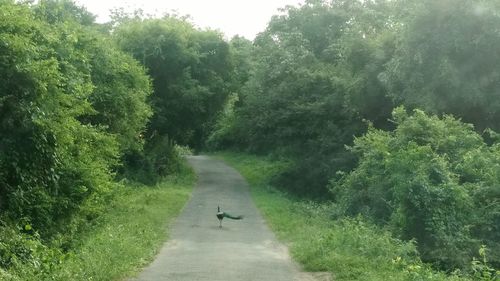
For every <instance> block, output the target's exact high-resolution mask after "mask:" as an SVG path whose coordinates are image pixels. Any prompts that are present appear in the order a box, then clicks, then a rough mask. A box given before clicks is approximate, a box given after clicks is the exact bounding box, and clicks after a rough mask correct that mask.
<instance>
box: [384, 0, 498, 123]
mask: <svg viewBox="0 0 500 281" xmlns="http://www.w3.org/2000/svg"><path fill="white" fill-rule="evenodd" d="M398 11H399V12H398V16H399V21H398V28H399V34H400V35H399V38H398V41H397V48H396V51H395V54H394V56H393V58H392V59H391V61H390V62H389V63H388V64H387V69H386V71H385V72H384V73H383V74H382V75H381V76H380V78H381V79H382V80H383V81H384V82H385V84H386V85H387V87H388V89H389V93H390V96H391V97H392V98H393V99H394V101H395V102H396V103H398V104H400V103H403V104H405V105H406V106H407V107H410V108H415V107H418V108H423V109H426V110H429V111H431V112H435V113H451V114H454V115H455V116H458V117H461V118H463V120H464V121H466V122H470V123H473V124H474V125H475V126H476V129H477V130H483V129H485V128H487V127H490V128H494V129H499V128H500V127H499V125H498V124H499V122H498V120H500V115H499V114H500V113H499V112H500V111H499V110H498V108H500V104H499V102H500V99H498V93H499V91H500V88H499V87H500V86H499V85H500V83H499V81H500V74H499V72H498V68H497V64H498V61H499V60H500V52H498V47H497V46H498V45H499V44H500V34H499V33H498V26H499V25H500V16H499V13H498V11H500V6H499V4H498V1H472V0H458V1H454V0H439V1H399V8H398Z"/></svg>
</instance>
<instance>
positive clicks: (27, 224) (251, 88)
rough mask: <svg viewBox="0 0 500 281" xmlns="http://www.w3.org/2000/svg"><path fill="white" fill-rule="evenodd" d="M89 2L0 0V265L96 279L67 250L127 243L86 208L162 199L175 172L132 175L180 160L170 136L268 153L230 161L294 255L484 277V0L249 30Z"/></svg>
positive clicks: (339, 0) (490, 214)
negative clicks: (104, 16) (248, 35)
mask: <svg viewBox="0 0 500 281" xmlns="http://www.w3.org/2000/svg"><path fill="white" fill-rule="evenodd" d="M94 20H95V17H94V16H93V15H92V14H90V13H89V12H88V11H86V10H85V9H84V8H81V7H78V6H77V5H75V3H73V2H72V1H71V0H41V1H36V3H35V2H33V1H14V0H0V136H1V138H0V277H2V278H3V277H4V276H9V275H12V277H11V279H12V278H14V279H15V278H17V276H33V278H34V279H36V278H48V276H50V275H51V274H52V275H53V276H56V277H54V278H58V277H57V276H62V277H61V278H63V277H64V276H66V277H67V276H68V275H65V274H70V273H69V272H74V271H72V270H73V269H74V270H76V271H79V272H80V273H79V274H80V275H79V276H82V277H81V278H86V277H85V276H87V275H86V274H94V273H95V274H96V275H95V277H94V278H97V279H99V278H103V279H106V278H114V277H109V276H107V277H104V276H100V274H101V273H99V272H97V269H96V267H95V266H94V265H93V264H91V263H92V262H94V261H90V260H87V258H86V257H87V256H86V255H87V254H92V252H93V251H95V250H92V249H94V247H95V245H94V244H100V242H99V239H101V241H102V240H103V239H104V238H103V237H106V240H108V239H109V240H110V241H111V240H113V237H116V238H118V240H116V241H119V240H122V242H123V243H127V242H126V241H127V239H126V238H121V237H120V234H117V233H121V232H120V231H117V233H111V232H106V231H107V230H106V229H108V228H106V226H105V225H106V220H107V219H109V220H113V221H117V222H120V221H121V219H120V214H123V213H121V210H119V208H122V205H123V204H125V205H126V203H127V202H129V203H130V201H128V200H133V199H132V198H133V197H134V196H138V197H144V198H145V199H144V200H146V199H147V198H146V197H148V196H152V195H151V194H153V193H154V192H160V191H161V190H165V193H161V194H164V195H165V196H166V197H168V198H171V199H172V201H175V202H173V203H171V204H169V206H166V207H167V209H168V210H169V211H168V212H167V213H169V214H173V213H175V211H176V210H177V209H178V208H180V206H181V205H182V204H181V201H182V200H184V199H181V197H182V198H184V197H183V195H182V194H184V195H185V192H187V191H185V190H184V189H182V188H179V189H178V190H177V189H175V188H174V189H170V188H167V189H161V188H152V187H151V186H156V184H158V183H162V182H163V180H164V178H165V177H175V175H178V176H179V175H182V174H183V173H184V170H185V167H184V166H183V162H182V161H183V160H182V157H181V156H180V153H179V148H180V146H179V145H182V146H190V147H191V148H193V149H194V150H195V151H200V150H201V149H205V148H210V149H217V150H224V149H235V150H239V151H245V152H252V153H257V154H261V155H262V154H263V155H272V156H273V157H274V158H276V159H287V160H286V161H281V162H277V163H276V162H274V163H268V162H265V161H264V162H262V161H260V160H259V161H257V160H256V159H253V160H252V161H253V162H252V161H250V163H247V164H248V166H245V167H246V168H245V169H244V173H245V174H246V176H247V177H248V178H249V181H250V182H251V183H252V184H253V185H255V186H261V187H259V188H256V189H254V195H255V197H256V198H257V201H258V202H259V206H260V207H261V208H262V210H263V211H264V213H265V214H267V216H268V217H269V218H270V219H271V220H272V221H273V225H274V228H275V229H276V231H277V232H278V233H279V235H283V236H282V237H284V238H285V239H289V240H290V241H292V242H293V243H292V244H291V245H292V252H293V254H294V256H295V257H296V258H297V259H298V260H299V261H303V262H305V264H306V267H307V268H308V269H311V270H330V271H333V272H334V273H335V274H336V275H337V276H338V278H344V279H345V280H349V279H350V278H351V279H354V278H358V277H357V276H359V278H364V279H365V280H377V279H382V278H384V279H391V278H393V279H394V280H398V278H401V280H433V278H434V279H437V280H442V279H446V278H451V279H453V278H455V279H456V278H462V277H463V276H469V277H471V278H473V279H475V280H495V278H496V279H498V278H499V277H498V275H499V274H498V272H496V271H495V270H494V269H493V268H500V228H499V226H500V135H499V134H498V133H497V132H495V130H499V129H500V125H499V124H500V113H499V112H500V98H499V95H498V93H499V92H500V72H499V71H498V65H499V61H500V53H499V52H498V46H499V45H500V33H499V32H498V26H500V4H499V2H498V1H497V0H482V1H474V0H419V1H417V0H377V1H375V0H372V1H369V0H364V1H361V0H359V1H353V0H330V1H326V0H306V2H305V4H303V5H301V6H298V7H293V6H288V7H286V8H284V9H283V11H282V13H281V14H280V15H276V16H274V17H273V18H272V19H271V20H270V22H269V25H268V27H267V28H266V30H264V31H263V32H262V33H260V34H259V35H258V36H257V38H255V40H254V41H253V42H251V41H249V40H246V39H244V38H241V37H235V38H232V39H231V40H230V41H226V40H224V37H223V34H221V33H220V32H217V31H213V30H200V29H197V28H196V27H195V26H194V25H193V24H192V23H190V22H189V21H188V19H187V18H186V17H179V16H175V15H174V16H172V15H166V16H164V17H162V18H160V19H155V18H150V17H146V16H143V15H142V14H141V13H140V12H136V13H134V14H125V13H123V12H122V11H120V10H118V11H117V12H116V13H115V14H114V15H113V20H112V21H111V22H110V23H107V24H97V23H95V21H94ZM188 149H189V148H188ZM228 157H229V156H228ZM229 158H234V156H233V157H229ZM242 160H244V161H243V162H244V163H246V162H247V160H248V159H247V158H246V156H245V157H244V158H243V159H242ZM257 171H258V173H257ZM135 181H137V182H141V183H143V184H147V185H148V186H149V187H147V186H142V185H140V184H136V183H134V184H126V185H124V184H123V182H127V183H129V182H135ZM269 183H270V184H272V185H273V186H277V188H279V190H280V191H276V190H275V189H274V188H267V186H268V185H269ZM160 185H162V184H160ZM131 186H135V187H131ZM148 194H149V195H148ZM154 194H157V193H154ZM175 194H177V195H175ZM158 195H160V193H158ZM128 196H131V197H128ZM170 196H173V197H170ZM127 198H128V199H127ZM177 199H179V200H181V201H178V200H177ZM137 200H139V199H137ZM151 200H152V199H151ZM165 200H169V199H165ZM304 200H309V201H304ZM146 201H147V200H146ZM153 201H154V200H153ZM135 202H137V204H140V203H139V202H140V200H139V201H135ZM155 202H156V201H155ZM130 204H131V206H130V207H131V208H132V207H133V206H135V205H134V204H132V203H130ZM136 208H138V209H139V210H141V208H142V207H139V206H136ZM144 208H147V206H144ZM124 212H125V211H124ZM136 213H140V212H136ZM113 216H115V217H114V218H113V219H110V217H113ZM298 217H307V218H308V220H307V222H310V224H307V225H304V224H303V222H301V221H298V220H297V218H298ZM282 218H287V220H284V219H282ZM156 224H157V225H158V223H156ZM121 225H123V226H119V225H118V226H116V227H111V228H109V229H110V231H113V230H120V229H121V228H122V227H125V226H126V225H127V224H126V223H125V222H123V223H122V224H121ZM297 225H300V226H301V227H300V228H298V227H297ZM302 226H303V227H302ZM294 229H300V231H296V233H293V232H292V231H291V230H294ZM157 230H158V229H157ZM128 232H131V231H128ZM151 233H153V232H151ZM156 233H158V232H156ZM145 237H150V238H148V239H150V240H149V241H148V240H145V241H144V243H146V244H145V245H144V247H143V250H144V251H145V252H146V253H148V252H149V253H151V252H154V250H152V249H153V248H154V247H156V246H154V245H158V244H157V243H158V242H157V241H159V240H157V239H158V236H155V235H153V234H151V236H148V234H145ZM311 237H314V238H315V239H310V238H311ZM154 241H156V242H154ZM339 241H340V242H339ZM86 247H87V248H86ZM110 247H114V246H112V245H110ZM131 251H133V250H132V248H131ZM104 252H105V250H102V251H97V252H95V254H99V253H104ZM140 255H141V256H142V255H143V254H140ZM122 256H123V257H126V256H127V255H122ZM130 256H135V254H133V253H131V254H130ZM149 256H150V255H149ZM137 258H138V259H140V258H139V254H138V255H137V256H135V259H137ZM89 259H90V258H89ZM92 259H95V262H96V263H97V262H98V261H99V258H98V257H93V258H92ZM112 262H113V266H109V267H110V268H113V269H116V272H115V271H113V270H109V272H110V273H112V274H114V273H113V272H115V273H116V274H118V271H119V269H120V268H122V267H121V266H118V265H116V264H118V263H120V262H119V261H114V260H112ZM121 262H123V263H122V264H129V265H131V267H132V268H135V267H136V266H138V265H140V264H141V262H139V263H137V262H134V261H132V260H129V261H127V260H122V261H121ZM143 262H144V261H143ZM65 265H67V266H68V268H73V269H65V267H64V266H65ZM84 266H89V268H84ZM431 266H432V268H433V269H431V268H430V267H431ZM127 268H129V267H127ZM94 269H95V270H96V271H93V270H94ZM123 270H124V271H126V272H129V269H123ZM434 270H442V271H443V272H447V273H448V277H445V276H444V275H443V273H441V272H437V271H434ZM35 272H40V273H35ZM454 272H455V273H456V272H460V273H456V274H455V275H454ZM37 274H39V275H37ZM384 274H385V275H384ZM457 274H458V275H460V276H462V277H457V276H456V275H457ZM40 276H41V277H40ZM89 276H90V275H89ZM116 276H118V277H119V276H123V275H120V274H118V275H116ZM433 276H434V277H433ZM21 278H22V277H21ZM26 278H28V277H26ZM30 278H31V277H30ZM89 278H90V277H89ZM464 278H465V277H464Z"/></svg>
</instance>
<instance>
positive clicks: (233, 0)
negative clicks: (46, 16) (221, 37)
mask: <svg viewBox="0 0 500 281" xmlns="http://www.w3.org/2000/svg"><path fill="white" fill-rule="evenodd" d="M76 2H77V3H79V4H81V5H83V6H85V7H87V9H88V10H89V11H90V12H92V13H93V14H96V15H97V16H98V17H97V21H98V22H101V23H102V22H106V21H108V20H109V11H110V9H113V8H119V7H123V8H125V10H126V11H133V10H135V9H138V8H141V9H143V10H144V12H145V14H155V15H163V14H164V13H166V12H169V13H172V11H173V10H174V11H177V13H178V14H179V15H190V16H191V20H192V21H193V23H194V24H195V25H196V26H198V27H200V28H206V27H209V28H212V29H218V30H220V31H222V32H223V33H224V34H225V35H226V37H228V38H231V37H232V36H234V35H236V34H239V35H241V36H244V37H246V38H247V39H250V40H253V39H254V37H255V35H256V34H257V33H259V32H261V31H264V29H265V28H266V26H267V23H268V22H269V20H270V19H271V17H272V16H273V15H275V14H278V13H279V12H278V9H279V8H283V7H285V6H286V5H294V6H297V5H299V4H300V3H304V0H164V1H161V0H124V1H123V0H76Z"/></svg>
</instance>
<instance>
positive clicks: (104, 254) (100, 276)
mask: <svg viewBox="0 0 500 281" xmlns="http://www.w3.org/2000/svg"><path fill="white" fill-rule="evenodd" d="M181 170H182V171H181V172H180V173H178V174H177V175H176V176H171V177H169V178H167V179H165V180H164V181H163V182H161V183H159V184H158V185H155V186H144V185H140V184H136V183H130V182H126V183H124V184H125V185H124V186H123V187H122V188H121V189H115V190H114V191H113V196H112V200H110V201H109V202H108V204H107V205H106V208H105V210H104V212H103V214H102V215H101V216H100V217H99V218H98V219H96V220H95V221H94V222H93V223H92V226H91V227H89V228H88V229H87V230H86V231H85V232H81V233H79V234H78V235H77V236H76V237H74V239H75V241H74V244H75V246H74V247H73V248H72V249H71V250H69V251H68V252H65V253H62V252H61V251H60V249H59V248H58V247H54V246H48V245H46V244H44V243H42V242H41V241H40V240H39V239H38V237H37V236H36V235H35V236H33V235H27V234H23V233H22V230H21V231H19V230H18V229H16V228H11V227H9V228H7V227H5V226H0V268H1V269H0V280H5V281H35V280H36V281H45V280H47V281H48V280H60V281H66V280H82V281H83V280H117V279H121V278H124V277H127V276H130V275H133V274H134V273H136V272H137V271H139V270H140V269H141V268H142V267H143V266H144V265H145V264H147V263H148V262H149V261H151V260H152V259H153V258H154V256H155V255H156V253H157V252H158V250H159V249H160V246H161V245H162V244H163V242H164V241H165V240H166V239H167V238H168V234H169V227H168V226H169V222H170V221H172V219H173V218H174V217H176V216H177V214H178V213H179V211H180V210H181V209H182V206H183V205H184V203H185V202H186V201H187V200H188V199H189V194H190V191H191V188H192V187H193V185H194V182H195V177H194V174H193V172H192V170H190V169H189V168H188V167H187V166H186V164H184V166H183V167H182V169H181Z"/></svg>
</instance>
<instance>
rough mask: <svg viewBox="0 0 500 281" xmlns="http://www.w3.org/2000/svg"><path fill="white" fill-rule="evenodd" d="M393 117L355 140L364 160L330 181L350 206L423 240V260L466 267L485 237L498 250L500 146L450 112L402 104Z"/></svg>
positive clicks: (406, 235) (346, 206)
mask: <svg viewBox="0 0 500 281" xmlns="http://www.w3.org/2000/svg"><path fill="white" fill-rule="evenodd" d="M393 122H394V123H395V125H396V129H395V130H394V131H391V132H385V131H381V130H377V129H374V128H370V129H369V131H368V133H366V134H365V135H364V136H362V137H359V138H356V140H355V144H354V146H353V147H352V148H351V149H352V151H353V152H354V153H357V154H358V155H359V156H360V161H359V165H358V166H357V167H356V168H355V169H354V170H353V171H351V172H350V173H347V174H345V175H341V177H340V179H338V180H333V181H332V182H331V191H332V192H333V194H334V196H335V197H336V199H337V200H338V202H339V204H340V205H341V206H342V208H343V212H344V213H345V214H347V215H356V214H363V215H365V216H367V217H370V218H372V219H373V220H374V221H375V222H377V223H379V224H384V225H385V224H387V225H389V226H390V227H391V228H392V229H393V231H394V232H396V233H397V234H399V235H400V236H401V237H402V238H404V239H407V240H410V239H416V241H417V245H418V249H419V251H420V253H421V255H422V258H423V259H424V260H427V261H433V262H435V263H436V264H439V265H440V266H443V267H445V268H453V267H462V268H464V267H467V266H468V265H469V261H470V260H471V259H472V257H473V256H474V254H473V253H474V252H476V250H477V249H478V248H479V246H480V245H481V243H483V244H485V245H487V247H489V248H491V249H493V252H498V250H499V248H498V245H499V244H498V243H499V239H498V231H499V229H498V227H499V224H498V219H499V214H500V213H499V210H500V204H499V203H500V196H498V186H499V183H500V154H498V151H499V150H498V144H495V145H493V146H488V145H487V144H485V142H484V141H483V139H482V137H481V136H480V135H479V134H477V133H476V132H475V131H474V130H473V127H472V125H469V124H464V123H462V122H460V121H459V120H457V119H455V118H453V117H451V116H444V117H443V118H438V117H437V116H429V115H427V114H425V113H424V112H423V111H420V110H414V112H413V114H408V113H407V112H406V111H405V109H404V108H402V107H399V108H396V109H395V110H394V112H393ZM491 261H492V262H493V263H498V260H496V257H492V259H491Z"/></svg>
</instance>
